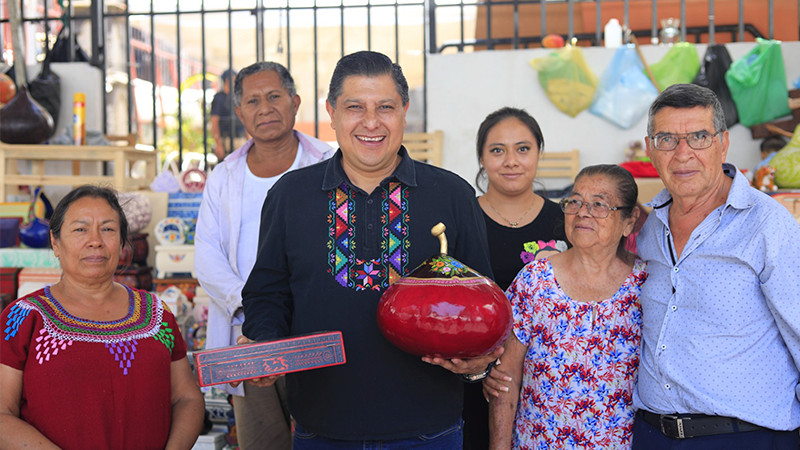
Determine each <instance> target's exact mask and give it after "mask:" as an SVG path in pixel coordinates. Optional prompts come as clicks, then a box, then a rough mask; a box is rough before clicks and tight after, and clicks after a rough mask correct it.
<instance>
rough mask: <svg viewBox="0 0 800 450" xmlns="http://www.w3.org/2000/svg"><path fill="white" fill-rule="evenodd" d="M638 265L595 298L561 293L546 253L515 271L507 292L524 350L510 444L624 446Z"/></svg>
mask: <svg viewBox="0 0 800 450" xmlns="http://www.w3.org/2000/svg"><path fill="white" fill-rule="evenodd" d="M644 268H645V263H644V262H643V261H642V260H640V259H638V258H637V259H636V262H635V263H634V266H633V269H632V271H631V273H630V275H628V277H627V278H626V279H625V281H624V282H623V284H622V286H620V288H619V290H618V291H617V293H616V294H614V295H613V296H612V297H611V298H608V299H605V300H601V301H598V302H594V303H592V302H578V301H575V300H573V299H571V298H570V297H569V296H567V294H566V293H564V291H563V290H562V289H561V287H560V286H559V285H558V282H557V280H556V279H555V275H554V273H553V266H552V265H551V264H550V261H549V259H543V260H539V261H534V262H532V263H530V264H528V265H526V266H525V267H524V268H523V269H522V271H520V273H519V274H518V275H517V277H516V279H515V280H514V282H513V283H512V284H511V286H510V287H509V288H508V291H507V292H506V295H507V296H508V298H509V300H510V301H511V303H512V307H513V312H514V327H513V330H514V334H515V335H516V337H517V339H518V340H519V341H520V342H521V343H522V344H523V345H525V346H526V347H527V352H526V355H525V362H524V364H523V379H522V387H521V391H520V399H519V404H518V408H517V415H516V418H515V422H514V434H513V444H512V445H513V448H515V449H542V450H543V449H553V448H563V449H573V448H575V449H587V448H597V449H624V448H630V446H631V433H632V428H633V416H634V409H633V404H632V394H633V387H634V382H635V381H636V370H637V366H638V364H639V342H640V339H641V321H642V313H641V306H640V305H639V293H640V291H641V285H642V283H643V282H644V280H645V279H646V278H647V274H646V273H645V271H644Z"/></svg>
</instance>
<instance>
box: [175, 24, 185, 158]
mask: <svg viewBox="0 0 800 450" xmlns="http://www.w3.org/2000/svg"><path fill="white" fill-rule="evenodd" d="M175 43H176V46H177V51H176V52H175V53H176V54H177V57H178V61H177V63H176V66H177V76H178V79H177V80H175V84H176V85H177V86H178V161H180V163H179V164H181V165H179V166H178V167H182V161H183V107H182V106H183V102H182V101H181V94H183V92H181V64H182V62H183V61H182V57H181V48H183V47H182V46H181V15H180V14H176V15H175Z"/></svg>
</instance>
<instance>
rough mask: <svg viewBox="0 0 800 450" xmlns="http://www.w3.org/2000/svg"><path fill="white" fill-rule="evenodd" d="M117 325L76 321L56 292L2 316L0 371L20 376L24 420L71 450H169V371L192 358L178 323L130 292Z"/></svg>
mask: <svg viewBox="0 0 800 450" xmlns="http://www.w3.org/2000/svg"><path fill="white" fill-rule="evenodd" d="M128 296H129V305H130V306H129V310H128V314H127V315H126V316H125V317H123V318H121V319H120V320H116V321H112V322H96V321H91V320H85V319H81V318H79V317H75V316H72V315H70V314H69V313H68V312H67V311H66V310H65V309H64V307H63V306H61V304H60V303H59V302H58V300H57V299H55V298H53V296H52V295H51V293H50V289H49V288H45V289H42V290H39V291H37V292H34V293H32V294H30V295H27V296H25V297H23V298H21V299H19V300H17V301H15V302H13V303H11V304H10V305H9V306H8V307H7V308H6V309H5V310H4V311H3V313H2V316H0V364H4V365H6V366H9V367H11V368H13V369H17V370H21V371H22V376H23V382H22V398H21V401H20V417H21V418H22V419H23V420H25V421H26V422H28V423H29V424H31V425H33V426H34V427H35V428H36V429H38V430H39V431H40V432H42V434H44V435H45V436H46V437H47V438H49V439H50V440H51V441H53V442H54V443H56V444H57V445H58V446H59V447H61V448H64V449H94V448H97V449H100V448H104V449H112V448H113V449H154V448H164V446H165V444H166V442H167V436H168V435H169V428H170V423H171V422H170V418H171V414H172V401H171V381H170V364H171V363H172V362H173V361H177V360H180V359H182V358H184V357H185V356H186V345H185V344H184V340H183V338H182V337H181V335H180V332H179V330H178V326H177V324H176V323H175V318H174V317H173V316H172V314H171V313H170V312H169V311H166V310H165V309H164V307H163V304H162V303H161V300H159V299H158V298H157V297H155V296H153V295H152V294H149V293H147V292H145V291H140V290H133V289H130V288H128Z"/></svg>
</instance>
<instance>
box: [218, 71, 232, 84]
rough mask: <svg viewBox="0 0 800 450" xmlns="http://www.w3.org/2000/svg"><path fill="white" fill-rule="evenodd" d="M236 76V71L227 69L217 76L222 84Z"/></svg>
mask: <svg viewBox="0 0 800 450" xmlns="http://www.w3.org/2000/svg"><path fill="white" fill-rule="evenodd" d="M235 76H236V71H235V70H233V69H227V70H225V71H224V72H222V75H220V76H219V78H220V80H221V81H222V82H223V83H224V82H226V81H230V79H231V78H232V77H235Z"/></svg>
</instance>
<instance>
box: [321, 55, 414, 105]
mask: <svg viewBox="0 0 800 450" xmlns="http://www.w3.org/2000/svg"><path fill="white" fill-rule="evenodd" d="M380 75H391V76H392V78H393V79H394V84H395V87H396V88H397V93H398V94H400V98H402V99H403V106H406V105H407V104H408V83H407V82H406V77H405V76H404V75H403V69H401V68H400V66H398V65H397V64H395V63H393V62H392V60H391V59H389V57H388V56H386V55H384V54H383V53H378V52H370V51H361V52H356V53H351V54H349V55H347V56H344V57H342V59H340V60H339V62H337V63H336V68H335V69H334V70H333V75H332V76H331V84H330V86H329V87H328V103H330V104H331V106H333V107H334V108H336V99H338V98H339V96H340V95H342V85H343V84H344V80H345V78H347V77H350V76H366V77H377V76H380Z"/></svg>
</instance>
